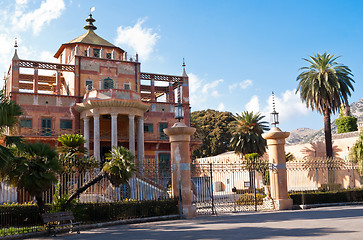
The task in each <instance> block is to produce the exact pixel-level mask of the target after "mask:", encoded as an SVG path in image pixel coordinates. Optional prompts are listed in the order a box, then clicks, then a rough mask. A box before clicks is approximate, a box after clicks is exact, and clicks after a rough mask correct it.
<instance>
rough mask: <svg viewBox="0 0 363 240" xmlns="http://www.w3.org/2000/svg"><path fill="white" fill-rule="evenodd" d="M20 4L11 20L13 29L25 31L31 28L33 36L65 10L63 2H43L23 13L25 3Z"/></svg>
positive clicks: (57, 0)
mask: <svg viewBox="0 0 363 240" xmlns="http://www.w3.org/2000/svg"><path fill="white" fill-rule="evenodd" d="M20 2H21V4H20V6H17V7H16V9H15V14H14V15H13V18H12V24H13V27H14V29H15V30H17V31H26V30H28V29H29V28H31V29H32V30H33V33H34V34H38V33H39V32H40V31H41V30H42V28H43V26H44V25H45V24H49V23H50V22H51V21H52V20H54V19H57V18H59V17H60V16H61V14H62V12H63V11H64V10H65V4H64V1H63V0H46V1H43V2H42V3H41V5H40V7H39V8H37V9H35V10H33V11H30V12H25V10H26V5H27V1H20Z"/></svg>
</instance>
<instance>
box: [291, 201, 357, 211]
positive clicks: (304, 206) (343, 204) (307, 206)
mask: <svg viewBox="0 0 363 240" xmlns="http://www.w3.org/2000/svg"><path fill="white" fill-rule="evenodd" d="M350 205H363V202H343V203H319V204H304V205H293V207H292V209H293V210H305V209H311V208H320V207H335V206H350Z"/></svg>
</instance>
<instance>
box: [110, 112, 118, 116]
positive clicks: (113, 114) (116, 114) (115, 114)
mask: <svg viewBox="0 0 363 240" xmlns="http://www.w3.org/2000/svg"><path fill="white" fill-rule="evenodd" d="M110 115H111V117H117V116H118V113H110Z"/></svg>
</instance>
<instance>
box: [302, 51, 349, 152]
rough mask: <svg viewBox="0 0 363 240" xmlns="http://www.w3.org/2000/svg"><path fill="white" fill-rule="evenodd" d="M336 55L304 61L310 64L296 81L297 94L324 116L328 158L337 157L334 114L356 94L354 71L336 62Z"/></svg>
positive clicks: (315, 57) (319, 56) (323, 55)
mask: <svg viewBox="0 0 363 240" xmlns="http://www.w3.org/2000/svg"><path fill="white" fill-rule="evenodd" d="M337 58H339V57H335V55H330V54H328V53H326V52H325V53H324V54H319V53H317V54H316V55H314V56H310V57H309V59H305V58H304V60H305V61H306V62H307V63H308V64H309V66H307V67H302V68H300V70H302V73H300V74H299V76H298V77H297V79H296V81H299V84H298V87H297V90H296V93H297V92H300V98H301V100H302V101H303V102H305V103H306V106H307V107H308V108H311V109H312V110H314V109H316V110H317V111H318V112H320V113H321V114H323V116H324V133H325V147H326V156H327V157H330V158H331V157H333V147H332V136H331V121H330V115H331V114H332V113H335V111H336V110H338V109H339V107H340V105H341V104H342V103H343V104H345V103H348V97H349V96H350V95H351V91H354V88H353V85H352V83H354V80H353V79H352V76H353V74H352V72H351V70H350V69H349V68H348V67H347V66H345V65H342V64H340V63H337V62H336V59H337Z"/></svg>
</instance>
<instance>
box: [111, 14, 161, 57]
mask: <svg viewBox="0 0 363 240" xmlns="http://www.w3.org/2000/svg"><path fill="white" fill-rule="evenodd" d="M145 20H146V19H145V18H144V19H139V20H138V21H137V23H136V24H135V25H134V26H133V27H130V26H128V27H123V26H120V27H118V28H117V37H116V40H115V43H116V44H118V45H124V44H125V45H127V46H129V47H131V48H132V49H133V50H134V51H135V52H136V53H138V54H139V56H140V58H141V59H144V60H147V59H148V58H149V57H150V55H151V53H152V52H153V51H154V47H155V44H156V42H157V40H158V39H159V38H160V36H159V35H158V34H157V33H154V32H153V29H152V28H143V26H142V24H143V23H144V22H145Z"/></svg>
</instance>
